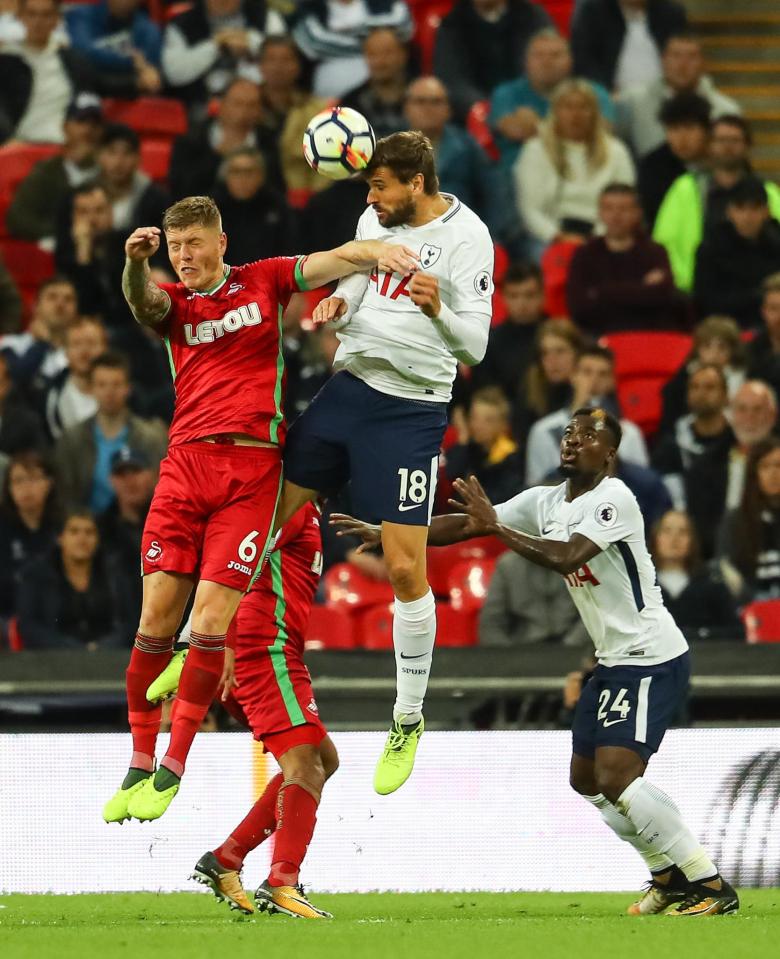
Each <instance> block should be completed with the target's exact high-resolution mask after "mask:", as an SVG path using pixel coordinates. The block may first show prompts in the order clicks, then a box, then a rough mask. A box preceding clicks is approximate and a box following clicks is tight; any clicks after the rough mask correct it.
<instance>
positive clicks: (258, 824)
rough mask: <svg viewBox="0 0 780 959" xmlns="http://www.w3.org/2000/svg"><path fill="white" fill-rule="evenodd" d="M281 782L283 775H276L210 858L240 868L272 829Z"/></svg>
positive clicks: (232, 867)
mask: <svg viewBox="0 0 780 959" xmlns="http://www.w3.org/2000/svg"><path fill="white" fill-rule="evenodd" d="M283 781H284V776H283V775H282V774H281V773H277V774H276V775H275V776H274V778H273V779H272V780H271V781H270V782H269V783H268V785H267V786H266V787H265V790H264V791H263V794H262V796H260V798H259V799H258V800H257V802H256V803H255V804H254V806H252V808H251V810H250V811H249V815H248V816H247V817H246V819H244V821H243V822H242V823H241V824H240V825H238V826H236V828H235V829H234V830H233V832H232V833H231V834H230V835H229V836H228V838H227V839H226V840H225V841H224V842H223V843H222V845H221V846H218V847H217V848H216V849H215V850H214V855H215V856H216V857H217V859H219V861H220V862H221V863H222V865H223V866H227V868H228V869H236V870H238V869H240V868H241V867H242V866H243V865H244V859H245V858H246V857H247V855H248V854H249V853H250V852H252V850H253V849H257V847H258V846H259V845H260V843H261V842H263V841H264V840H266V839H267V838H268V837H269V836H270V835H271V834H272V833H273V831H274V829H276V797H277V795H278V793H279V787H280V786H281V785H282V782H283Z"/></svg>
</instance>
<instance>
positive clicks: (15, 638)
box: [6, 616, 24, 653]
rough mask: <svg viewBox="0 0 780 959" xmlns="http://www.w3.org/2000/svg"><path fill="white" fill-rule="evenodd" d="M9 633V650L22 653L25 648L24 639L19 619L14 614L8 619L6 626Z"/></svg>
mask: <svg viewBox="0 0 780 959" xmlns="http://www.w3.org/2000/svg"><path fill="white" fill-rule="evenodd" d="M6 630H7V633H8V651H9V652H11V653H20V652H21V651H22V650H23V649H24V640H23V639H22V635H21V633H20V632H19V621H18V620H17V618H16V617H15V616H14V617H13V619H9V620H8V626H7V627H6Z"/></svg>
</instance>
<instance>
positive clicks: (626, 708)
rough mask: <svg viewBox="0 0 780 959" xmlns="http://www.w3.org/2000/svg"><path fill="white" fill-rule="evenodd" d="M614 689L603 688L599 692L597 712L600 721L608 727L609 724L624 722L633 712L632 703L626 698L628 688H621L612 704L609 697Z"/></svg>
mask: <svg viewBox="0 0 780 959" xmlns="http://www.w3.org/2000/svg"><path fill="white" fill-rule="evenodd" d="M611 693H612V691H611V690H609V689H602V690H601V692H600V693H599V710H598V713H597V716H598V719H599V722H600V723H601V724H602V726H604V728H605V729H606V728H607V727H608V726H614V725H615V723H624V722H625V721H626V720H627V719H628V714H629V713H630V712H631V703H630V702H628V700H627V699H626V694H627V693H628V690H627V689H621V690H619V691H618V692H617V693H616V694H615V697H614V699H613V700H612V704H611V705H610V702H609V698H610V696H611Z"/></svg>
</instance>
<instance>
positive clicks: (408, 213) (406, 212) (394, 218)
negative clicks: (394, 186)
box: [381, 199, 417, 229]
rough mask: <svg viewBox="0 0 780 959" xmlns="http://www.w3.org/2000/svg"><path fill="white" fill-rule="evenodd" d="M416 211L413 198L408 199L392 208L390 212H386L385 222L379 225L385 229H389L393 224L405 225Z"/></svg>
mask: <svg viewBox="0 0 780 959" xmlns="http://www.w3.org/2000/svg"><path fill="white" fill-rule="evenodd" d="M416 212H417V204H416V203H415V202H414V200H413V199H409V200H408V201H407V202H406V203H404V205H403V206H401V207H399V208H398V209H397V210H394V211H393V212H392V213H388V214H387V218H386V219H385V222H384V223H383V224H381V225H382V226H383V227H384V228H385V229H390V227H394V226H405V225H406V224H407V223H409V222H411V220H412V219H413V217H414V215H415V213H416Z"/></svg>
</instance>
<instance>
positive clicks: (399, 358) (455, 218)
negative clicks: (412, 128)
mask: <svg viewBox="0 0 780 959" xmlns="http://www.w3.org/2000/svg"><path fill="white" fill-rule="evenodd" d="M442 196H444V197H445V198H446V199H447V200H449V201H450V207H449V209H448V210H447V211H446V212H445V213H443V214H442V215H441V216H440V217H437V218H436V219H435V220H432V221H431V222H430V223H426V224H425V225H424V226H418V227H410V226H397V227H391V228H389V229H386V228H385V227H383V226H381V224H380V223H379V220H378V218H377V215H376V213H375V212H374V210H373V208H372V207H368V208H367V209H366V210H365V212H364V213H363V215H362V216H361V217H360V220H359V221H358V226H357V232H356V234H355V238H356V239H358V240H383V241H384V242H386V243H399V244H403V245H404V246H408V247H409V248H410V249H412V250H414V251H415V253H419V255H420V269H421V270H422V271H424V272H426V273H431V274H432V275H433V276H435V277H436V278H437V279H438V281H439V294H440V296H441V300H442V303H444V304H445V305H446V306H448V307H449V308H450V309H451V310H452V311H453V312H455V313H457V314H459V315H460V316H461V317H463V316H464V315H465V314H469V315H470V318H471V321H472V322H474V323H478V324H481V325H483V326H484V330H485V332H486V333H487V330H488V329H489V328H490V320H491V316H492V310H493V308H492V293H493V241H492V240H491V238H490V233H489V232H488V229H487V227H486V226H485V224H484V223H483V222H482V220H480V219H479V217H478V216H477V215H476V213H474V212H473V211H472V210H470V209H469V208H468V207H467V206H465V205H464V204H463V203H461V202H460V200H458V199H457V198H456V197H454V196H451V195H449V194H442ZM363 279H364V281H365V282H364V287H363V293H362V298H360V297H357V298H354V297H352V298H350V297H345V299H350V300H351V302H350V307H351V309H350V312H349V313H348V315H347V322H346V323H345V324H344V325H341V324H339V325H337V330H338V332H337V336H338V338H339V340H340V341H341V345H340V346H339V348H338V351H337V353H336V358H335V361H334V364H333V367H334V369H337V370H339V369H344V370H349V371H350V372H351V373H353V374H354V375H355V376H358V377H360V379H362V380H364V381H365V382H366V383H368V385H369V386H371V387H373V388H374V389H376V390H379V391H380V392H382V393H389V394H391V395H393V396H404V397H408V398H410V399H422V400H430V401H432V402H441V403H446V402H448V401H449V399H450V397H451V395H452V383H453V380H454V379H455V374H456V372H457V366H458V361H457V359H456V358H455V356H454V355H453V354H452V351H451V350H450V348H449V347H448V346H447V344H446V343H445V342H444V340H443V339H442V337H441V335H440V333H439V332H438V330H437V329H436V327H435V326H434V324H433V323H432V322H431V320H429V319H428V317H426V316H425V314H424V313H422V311H421V310H420V309H419V307H417V306H415V305H414V303H412V301H411V299H410V298H409V293H408V291H407V289H406V287H407V285H408V283H409V281H410V280H411V277H409V276H400V275H398V274H395V273H394V274H390V273H382V272H379V271H378V270H374V271H373V272H372V273H371V275H370V276H366V275H364V276H363ZM342 283H343V284H344V286H345V287H348V288H349V287H350V284H351V283H352V288H354V281H352V278H350V279H348V280H347V281H342ZM338 293H339V291H338V290H337V295H338Z"/></svg>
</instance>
